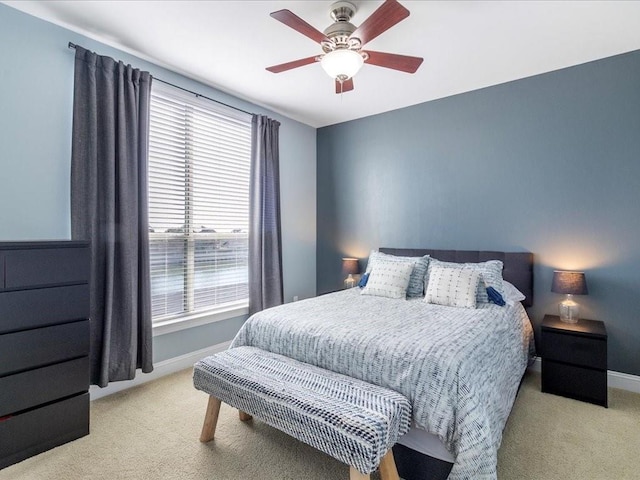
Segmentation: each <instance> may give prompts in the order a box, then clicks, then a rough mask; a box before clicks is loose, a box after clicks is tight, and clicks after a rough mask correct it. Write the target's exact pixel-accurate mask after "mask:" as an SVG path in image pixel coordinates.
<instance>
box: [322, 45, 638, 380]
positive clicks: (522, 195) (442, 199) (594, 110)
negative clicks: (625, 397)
mask: <svg viewBox="0 0 640 480" xmlns="http://www.w3.org/2000/svg"><path fill="white" fill-rule="evenodd" d="M399 75H400V74H399ZM391 94H393V92H380V95H391ZM317 144H318V158H317V165H318V173H317V181H318V201H317V202H318V203H317V205H318V212H317V219H318V226H317V232H318V243H317V266H318V268H317V285H318V291H319V292H326V291H329V290H332V289H334V288H336V287H339V286H340V284H341V281H342V274H341V272H340V258H341V257H343V256H350V257H351V256H356V257H359V258H363V259H364V258H366V257H367V256H368V252H369V251H370V249H376V248H378V247H382V246H385V247H416V248H418V247H427V248H436V249H461V250H477V249H482V250H506V251H522V250H525V251H531V252H533V253H534V255H535V272H534V273H535V303H534V306H533V307H532V308H531V309H530V317H531V320H532V322H533V323H534V325H535V326H536V333H537V332H538V327H539V324H540V322H541V321H542V317H543V316H544V314H545V313H552V314H557V303H558V302H559V301H560V300H562V297H561V296H560V295H557V294H553V293H551V292H550V288H551V277H552V273H553V270H554V269H580V270H584V271H585V272H586V278H587V282H588V287H589V295H588V296H584V297H577V300H578V301H579V302H580V303H581V305H582V309H583V312H582V316H583V317H584V318H595V319H600V320H604V321H605V322H606V326H607V330H608V333H609V369H611V370H617V371H620V372H626V373H630V374H634V375H640V51H634V52H630V53H627V54H623V55H618V56H615V57H610V58H606V59H603V60H599V61H595V62H590V63H587V64H583V65H579V66H575V67H571V68H566V69H562V70H558V71H555V72H551V73H546V74H543V75H538V76H535V77H530V78H525V79H522V80H518V81H513V82H510V83H506V84H502V85H498V86H494V87H490V88H485V89H482V90H477V91H473V92H469V93H465V94H460V95H456V96H452V97H448V98H444V99H440V100H436V101H431V102H427V103H423V104H420V105H416V106H412V107H408V108H405V109H401V110H396V111H392V112H388V113H384V114H380V115H376V116H371V117H367V118H363V119H359V120H354V121H351V122H347V123H342V124H338V125H333V126H329V127H325V128H322V129H319V130H318V139H317ZM362 264H363V266H364V264H365V262H364V260H363V262H362Z"/></svg>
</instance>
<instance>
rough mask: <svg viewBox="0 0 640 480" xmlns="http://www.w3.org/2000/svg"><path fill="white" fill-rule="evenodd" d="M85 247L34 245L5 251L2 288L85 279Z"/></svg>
mask: <svg viewBox="0 0 640 480" xmlns="http://www.w3.org/2000/svg"><path fill="white" fill-rule="evenodd" d="M89 262H90V260H89V249H88V248H86V247H73V248H35V249H29V250H7V251H6V252H5V288H21V287H36V286H45V285H55V284H60V283H87V282H88V281H89V265H90V263H89Z"/></svg>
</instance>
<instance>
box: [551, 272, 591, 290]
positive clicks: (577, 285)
mask: <svg viewBox="0 0 640 480" xmlns="http://www.w3.org/2000/svg"><path fill="white" fill-rule="evenodd" d="M551 291H552V292H554V293H564V294H569V295H587V294H588V293H589V291H588V290H587V280H586V278H585V276H584V272H568V271H565V270H555V271H554V272H553V282H552V283H551Z"/></svg>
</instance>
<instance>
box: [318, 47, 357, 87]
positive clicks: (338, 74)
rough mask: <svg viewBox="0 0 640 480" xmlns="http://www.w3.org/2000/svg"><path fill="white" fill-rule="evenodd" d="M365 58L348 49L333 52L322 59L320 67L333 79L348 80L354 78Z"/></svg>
mask: <svg viewBox="0 0 640 480" xmlns="http://www.w3.org/2000/svg"><path fill="white" fill-rule="evenodd" d="M363 64H364V58H362V55H360V54H359V53H358V52H354V51H353V50H348V49H346V48H343V49H339V50H333V51H332V52H329V53H327V54H325V55H324V57H322V60H320V65H322V68H323V69H324V71H325V72H327V75H329V76H330V77H331V78H338V79H342V80H346V79H348V78H351V77H353V76H354V75H355V74H356V73H358V71H359V70H360V68H362V65H363Z"/></svg>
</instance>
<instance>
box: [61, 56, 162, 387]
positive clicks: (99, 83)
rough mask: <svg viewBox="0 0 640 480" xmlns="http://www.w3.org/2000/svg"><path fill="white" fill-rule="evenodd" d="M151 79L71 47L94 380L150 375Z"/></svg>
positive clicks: (76, 186)
mask: <svg viewBox="0 0 640 480" xmlns="http://www.w3.org/2000/svg"><path fill="white" fill-rule="evenodd" d="M150 97H151V75H149V73H148V72H141V71H140V70H137V69H134V68H132V67H131V65H124V64H123V63H122V62H116V61H115V60H113V59H112V58H109V57H103V56H99V55H96V54H95V53H93V52H89V51H88V50H85V49H83V48H81V47H76V57H75V78H74V95H73V138H72V152H71V234H72V237H73V238H74V239H87V240H89V241H90V243H91V254H92V262H91V263H92V265H91V278H90V281H91V300H90V303H91V309H90V314H91V317H90V324H91V344H90V348H91V353H90V358H91V383H93V384H96V385H99V386H101V387H104V386H106V385H107V384H108V383H109V382H110V381H114V380H129V379H132V378H133V377H134V376H135V374H136V368H141V369H142V371H143V372H151V371H152V370H153V364H152V352H151V342H152V331H151V293H150V290H151V289H150V277H149V230H148V229H149V222H148V211H147V195H148V189H147V163H148V141H149V102H150Z"/></svg>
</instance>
